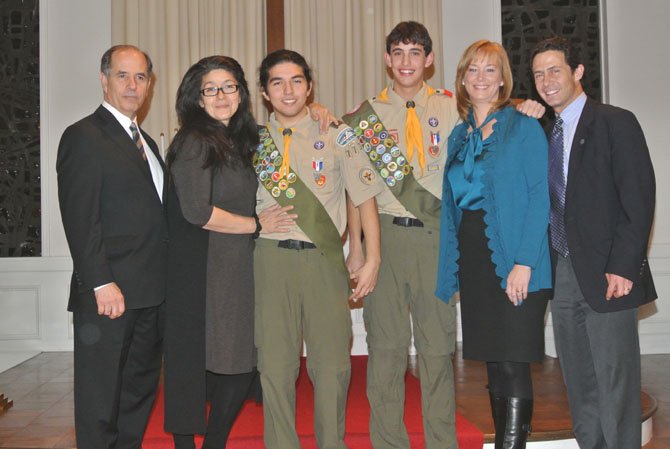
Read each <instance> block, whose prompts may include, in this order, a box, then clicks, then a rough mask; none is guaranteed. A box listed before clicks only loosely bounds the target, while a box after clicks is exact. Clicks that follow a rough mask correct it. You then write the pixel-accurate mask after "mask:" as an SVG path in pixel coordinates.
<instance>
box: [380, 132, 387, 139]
mask: <svg viewBox="0 0 670 449" xmlns="http://www.w3.org/2000/svg"><path fill="white" fill-rule="evenodd" d="M379 138H380V139H381V140H386V139H388V138H389V133H387V132H386V131H382V132H380V133H379Z"/></svg>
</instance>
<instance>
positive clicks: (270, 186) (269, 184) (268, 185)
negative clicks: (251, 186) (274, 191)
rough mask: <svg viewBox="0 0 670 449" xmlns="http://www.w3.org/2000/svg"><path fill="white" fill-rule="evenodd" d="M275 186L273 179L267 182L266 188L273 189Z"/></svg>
mask: <svg viewBox="0 0 670 449" xmlns="http://www.w3.org/2000/svg"><path fill="white" fill-rule="evenodd" d="M273 185H274V182H272V179H268V180H266V181H265V188H266V189H271V188H272V186H273Z"/></svg>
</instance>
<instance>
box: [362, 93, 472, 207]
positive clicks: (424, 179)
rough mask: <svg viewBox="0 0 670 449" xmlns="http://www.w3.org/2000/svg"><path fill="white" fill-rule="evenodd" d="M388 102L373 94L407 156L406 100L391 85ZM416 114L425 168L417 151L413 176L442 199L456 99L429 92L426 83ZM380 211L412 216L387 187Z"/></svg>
mask: <svg viewBox="0 0 670 449" xmlns="http://www.w3.org/2000/svg"><path fill="white" fill-rule="evenodd" d="M387 93H388V101H383V100H380V99H379V97H374V98H372V99H371V100H370V104H371V105H372V107H373V108H374V110H375V112H377V114H378V115H379V118H380V119H381V121H382V123H383V124H384V127H385V128H386V129H387V130H388V132H389V134H390V135H391V137H392V138H393V139H394V140H395V141H396V143H397V145H398V147H399V148H400V151H401V152H402V153H403V155H404V156H405V157H406V158H407V149H406V148H405V119H406V115H407V112H406V111H407V107H406V103H407V101H406V100H403V99H402V98H401V97H400V96H399V95H398V94H396V93H395V92H394V91H393V89H392V85H389V86H388V88H387ZM413 101H414V103H415V105H416V106H415V108H416V113H417V116H418V117H419V123H420V124H421V130H422V131H423V146H424V154H425V160H426V167H425V169H424V172H423V174H422V173H421V166H420V165H419V158H418V155H417V154H416V153H417V152H416V150H415V152H414V156H413V157H412V160H411V161H409V162H410V163H411V165H412V168H413V174H414V177H415V178H416V179H417V181H418V182H419V184H421V186H422V187H423V188H425V189H426V190H428V191H429V192H431V193H432V194H433V195H435V196H436V197H437V198H439V199H441V198H442V175H443V173H444V165H445V163H446V161H447V139H448V138H449V134H451V130H452V129H453V128H454V126H456V123H457V122H458V121H459V117H458V112H457V110H456V100H455V99H454V98H452V97H450V96H448V95H447V94H445V93H444V92H443V91H440V90H436V91H435V93H433V94H432V95H428V85H427V84H426V83H424V84H423V87H422V88H421V90H420V91H419V92H418V93H417V94H416V96H415V97H414V98H413ZM377 204H378V205H379V213H382V214H388V215H393V216H396V217H412V218H416V217H415V216H414V215H412V214H411V213H410V212H409V211H408V210H407V209H405V207H404V206H403V205H402V204H400V202H399V201H398V200H397V199H396V197H395V196H394V195H393V193H391V191H390V190H389V189H388V187H386V188H385V189H384V191H383V192H382V193H381V194H380V195H379V196H378V197H377Z"/></svg>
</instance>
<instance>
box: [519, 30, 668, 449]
mask: <svg viewBox="0 0 670 449" xmlns="http://www.w3.org/2000/svg"><path fill="white" fill-rule="evenodd" d="M531 60H532V68H533V76H534V79H535V87H536V88H537V91H538V93H539V94H540V96H541V97H542V99H543V100H544V101H545V102H546V103H547V104H548V105H549V106H551V108H553V110H554V112H555V113H556V119H555V121H554V123H553V126H552V128H551V131H550V133H549V135H550V150H549V153H550V157H549V180H550V181H549V184H550V193H551V226H550V237H551V244H552V249H553V250H552V253H553V256H554V261H555V265H554V266H555V271H554V274H555V284H554V299H553V301H552V305H551V311H552V319H553V325H554V334H555V338H556V349H557V351H558V356H559V358H560V361H561V368H562V371H563V378H564V380H565V384H566V386H567V391H568V401H569V403H570V412H571V414H572V422H573V430H574V433H575V437H576V439H577V442H578V443H579V447H580V448H581V449H634V448H639V447H640V445H641V442H640V439H641V436H640V426H641V422H640V421H641V419H640V345H639V339H638V331H637V307H638V306H640V305H641V304H645V303H647V302H650V301H652V300H654V299H655V298H656V291H655V288H654V283H653V280H652V278H651V273H650V270H649V264H648V263H647V245H648V242H649V233H650V231H651V225H652V221H653V217H654V203H655V191H656V187H655V181H654V170H653V168H652V164H651V158H650V157H649V150H648V149H647V144H646V142H645V139H644V135H643V133H642V129H641V128H640V125H639V123H638V122H637V120H636V118H635V116H634V115H633V114H632V113H630V112H629V111H626V110H624V109H620V108H617V107H613V106H608V105H603V104H600V103H598V102H596V101H593V100H591V99H589V98H587V97H586V95H585V94H584V91H583V89H582V85H581V79H582V76H583V74H584V66H583V65H582V64H581V63H580V61H579V59H578V56H577V54H576V53H575V51H574V50H573V49H572V48H571V47H570V45H569V43H568V41H567V40H566V39H563V38H560V37H554V38H550V39H547V40H545V41H542V42H540V43H539V44H538V45H537V46H536V47H535V49H534V50H533V53H532V56H531Z"/></svg>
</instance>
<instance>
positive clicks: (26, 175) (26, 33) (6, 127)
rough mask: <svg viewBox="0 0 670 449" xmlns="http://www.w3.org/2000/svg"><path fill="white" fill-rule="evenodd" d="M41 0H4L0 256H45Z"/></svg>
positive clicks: (0, 15)
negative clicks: (41, 181)
mask: <svg viewBox="0 0 670 449" xmlns="http://www.w3.org/2000/svg"><path fill="white" fill-rule="evenodd" d="M39 74H40V71H39V14H38V0H0V256H2V257H22V256H40V255H41V232H40V229H41V207H40V201H41V200H40V196H41V195H40V78H39Z"/></svg>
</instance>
